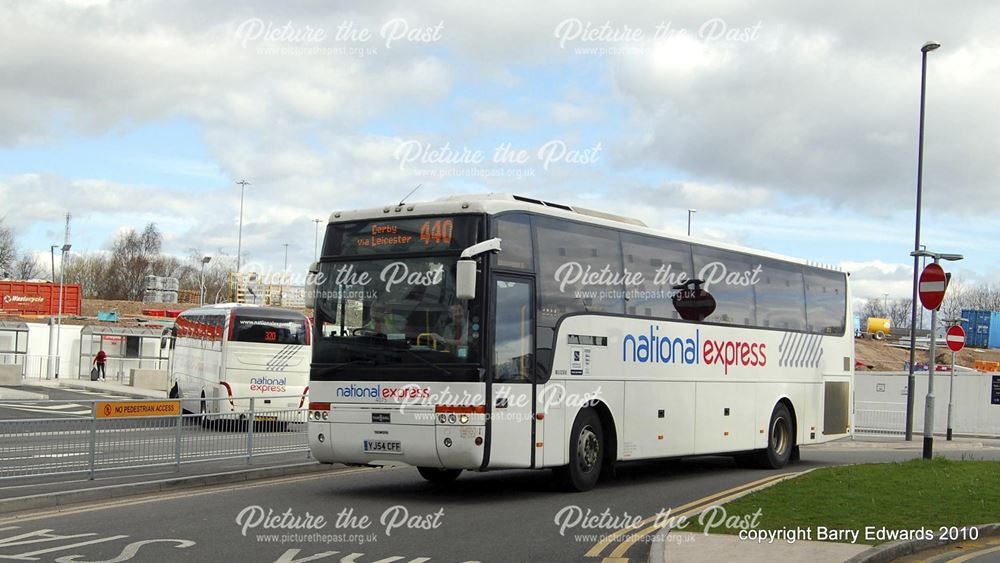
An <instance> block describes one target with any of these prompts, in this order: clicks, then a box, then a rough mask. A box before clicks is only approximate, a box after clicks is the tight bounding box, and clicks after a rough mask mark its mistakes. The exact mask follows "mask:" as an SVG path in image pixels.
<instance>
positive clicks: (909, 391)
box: [906, 41, 941, 442]
mask: <svg viewBox="0 0 1000 563" xmlns="http://www.w3.org/2000/svg"><path fill="white" fill-rule="evenodd" d="M940 46H941V44H940V43H938V42H936V41H928V42H927V43H924V46H923V47H921V48H920V52H921V56H920V127H919V129H920V132H919V134H918V139H917V221H916V230H915V232H916V234H915V235H914V240H913V297H912V300H911V303H910V368H909V374H908V376H907V378H906V441H908V442H909V441H912V440H913V397H914V393H913V383H914V380H915V379H914V377H913V364H914V362H916V358H917V278H918V277H919V276H920V272H919V271H918V270H917V267H918V266H919V264H920V254H919V253H920V252H921V250H920V198H921V190H922V188H923V177H924V98H925V94H926V90H927V53H929V52H931V51H933V50H934V49H937V48H938V47H940ZM924 252H926V251H924ZM933 329H934V327H933V325H932V326H931V332H932V334H933Z"/></svg>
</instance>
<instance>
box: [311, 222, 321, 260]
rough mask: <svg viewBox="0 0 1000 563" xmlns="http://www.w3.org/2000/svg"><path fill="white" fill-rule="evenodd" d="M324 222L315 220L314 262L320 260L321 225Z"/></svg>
mask: <svg viewBox="0 0 1000 563" xmlns="http://www.w3.org/2000/svg"><path fill="white" fill-rule="evenodd" d="M322 222H323V220H322V219H313V223H316V236H315V238H314V240H313V262H315V261H317V260H319V224H320V223H322Z"/></svg>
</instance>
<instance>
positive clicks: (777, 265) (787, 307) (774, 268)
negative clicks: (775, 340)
mask: <svg viewBox="0 0 1000 563" xmlns="http://www.w3.org/2000/svg"><path fill="white" fill-rule="evenodd" d="M761 264H762V265H763V268H762V269H761V271H760V276H759V279H758V280H757V284H756V285H755V286H754V291H755V293H756V296H757V324H758V325H759V326H762V327H766V328H781V329H785V330H805V328H806V302H805V288H804V282H803V281H802V266H799V265H796V264H789V263H785V262H778V261H776V260H761Z"/></svg>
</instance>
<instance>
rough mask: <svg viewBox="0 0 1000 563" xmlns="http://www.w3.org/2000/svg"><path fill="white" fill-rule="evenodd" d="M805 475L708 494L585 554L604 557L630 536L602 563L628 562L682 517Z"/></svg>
mask: <svg viewBox="0 0 1000 563" xmlns="http://www.w3.org/2000/svg"><path fill="white" fill-rule="evenodd" d="M802 473H805V472H797V473H780V474H778V475H770V476H768V477H764V478H763V479H758V480H756V481H751V482H750V483H744V484H742V485H739V486H736V487H733V488H731V489H726V490H724V491H720V492H717V493H714V494H711V495H708V496H706V497H703V498H700V499H697V500H693V501H691V502H688V503H686V504H682V505H680V506H676V507H673V508H670V509H668V510H666V511H665V513H666V514H669V517H666V518H663V521H662V522H657V521H656V520H657V518H659V517H660V515H661V514H663V513H657V514H655V515H653V516H650V517H649V518H645V519H644V520H641V521H640V522H638V523H637V525H636V526H634V527H630V528H622V529H620V530H617V531H615V532H613V533H611V534H610V535H608V536H607V537H606V538H604V539H603V540H601V541H600V542H598V543H597V544H595V545H594V547H592V548H590V550H588V551H587V553H586V554H584V557H601V553H602V552H603V551H604V550H605V549H606V548H607V547H608V546H609V545H611V544H612V543H614V542H615V541H618V540H620V539H622V538H625V537H627V538H628V539H626V540H625V541H623V542H621V543H620V544H619V545H618V546H617V547H616V548H615V549H614V550H613V551H612V552H611V553H610V554H609V555H608V557H605V558H603V559H602V562H605V563H617V562H621V561H628V558H626V557H623V556H624V555H625V553H627V552H628V550H629V549H631V548H632V547H633V546H635V544H637V543H639V541H640V540H641V539H642V538H644V537H646V536H648V535H649V534H651V533H653V532H656V531H659V530H660V529H662V528H665V527H666V526H668V525H670V523H672V522H675V521H676V520H677V519H679V518H680V517H682V516H684V517H687V516H690V515H692V514H697V513H698V512H701V511H702V510H704V509H705V508H708V507H709V506H710V505H712V504H715V503H718V504H722V503H725V502H727V501H729V500H732V499H733V498H735V497H738V496H741V495H744V494H747V493H750V492H754V491H756V490H759V489H763V488H765V487H768V486H770V485H772V484H775V483H778V482H780V481H783V480H785V479H790V478H792V477H795V476H797V475H800V474H802ZM651 522H652V523H654V524H653V525H652V526H647V527H646V528H643V529H641V530H638V531H636V528H638V527H639V526H641V525H646V524H650V523H651Z"/></svg>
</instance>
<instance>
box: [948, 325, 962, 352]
mask: <svg viewBox="0 0 1000 563" xmlns="http://www.w3.org/2000/svg"><path fill="white" fill-rule="evenodd" d="M945 340H947V341H948V348H951V351H952V352H959V351H961V350H962V348H965V331H964V330H962V327H960V326H958V325H955V326H953V327H951V328H949V329H948V333H947V334H946V335H945Z"/></svg>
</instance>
